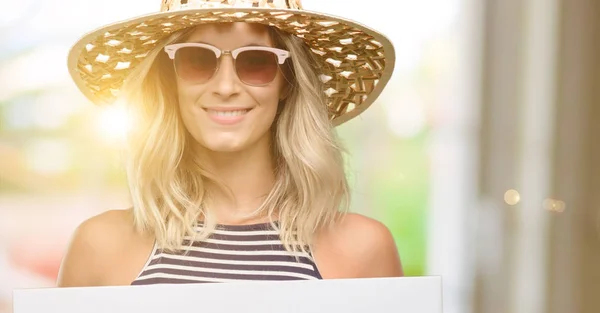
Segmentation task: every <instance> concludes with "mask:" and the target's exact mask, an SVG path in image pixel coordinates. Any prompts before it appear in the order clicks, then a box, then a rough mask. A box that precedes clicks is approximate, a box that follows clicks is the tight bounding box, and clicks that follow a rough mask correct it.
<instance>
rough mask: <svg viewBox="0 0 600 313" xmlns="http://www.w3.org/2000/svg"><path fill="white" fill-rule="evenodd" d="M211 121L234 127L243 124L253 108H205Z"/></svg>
mask: <svg viewBox="0 0 600 313" xmlns="http://www.w3.org/2000/svg"><path fill="white" fill-rule="evenodd" d="M204 110H205V111H206V113H207V114H208V116H209V117H210V119H212V120H213V121H214V122H215V123H217V124H221V125H234V124H237V123H239V122H241V121H242V120H243V119H244V118H245V117H246V114H248V112H250V111H251V110H252V108H242V107H236V108H231V107H230V108H223V107H210V108H204Z"/></svg>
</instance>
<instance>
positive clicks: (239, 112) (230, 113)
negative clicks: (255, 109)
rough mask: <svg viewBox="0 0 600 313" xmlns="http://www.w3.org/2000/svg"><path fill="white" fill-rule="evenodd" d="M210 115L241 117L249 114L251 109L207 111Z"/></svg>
mask: <svg viewBox="0 0 600 313" xmlns="http://www.w3.org/2000/svg"><path fill="white" fill-rule="evenodd" d="M205 110H206V112H208V114H212V115H217V116H240V115H244V114H246V113H248V112H249V111H250V110H251V109H242V110H226V111H224V110H214V109H205Z"/></svg>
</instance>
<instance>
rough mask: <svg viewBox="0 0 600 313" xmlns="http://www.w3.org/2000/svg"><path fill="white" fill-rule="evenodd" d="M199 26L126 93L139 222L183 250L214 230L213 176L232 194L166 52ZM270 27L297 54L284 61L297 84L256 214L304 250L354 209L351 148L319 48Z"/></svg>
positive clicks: (280, 122)
mask: <svg viewBox="0 0 600 313" xmlns="http://www.w3.org/2000/svg"><path fill="white" fill-rule="evenodd" d="M193 29H194V28H191V29H186V30H183V31H180V32H177V33H176V34H173V35H172V36H170V37H169V38H167V39H166V40H164V41H162V42H160V43H159V44H158V45H157V46H156V48H155V49H154V50H153V51H151V52H150V53H149V54H148V55H147V57H146V58H145V59H144V61H142V62H141V64H140V65H138V66H137V67H136V69H135V70H134V72H133V74H132V75H131V76H130V77H129V78H128V79H127V82H126V84H125V86H126V87H125V88H124V92H123V101H124V102H125V103H126V104H127V106H128V109H129V110H130V111H131V116H132V117H133V127H132V130H131V131H130V133H129V135H128V145H127V150H128V153H127V164H126V167H127V176H128V182H129V189H130V194H131V200H132V203H133V215H134V224H135V227H136V229H137V230H139V231H141V232H150V233H151V234H152V235H153V236H154V237H155V238H156V243H157V245H158V246H159V247H160V248H162V249H164V250H171V251H174V250H177V249H178V248H180V247H181V244H182V242H183V241H184V240H185V238H186V236H192V237H194V238H195V239H204V238H206V237H207V236H209V235H210V234H211V232H212V231H213V230H214V229H215V227H216V225H217V221H216V220H215V219H214V217H213V216H212V214H211V212H210V206H209V204H208V203H209V201H208V200H209V199H210V197H209V195H208V193H207V191H206V188H205V186H206V184H207V182H211V183H214V184H217V185H218V186H221V188H223V189H224V190H227V186H225V185H224V184H223V183H222V182H221V181H220V180H219V178H218V177H216V176H215V175H213V174H212V173H210V172H209V171H207V169H206V168H204V167H203V165H202V162H201V161H200V158H199V157H198V156H197V155H196V154H195V153H191V151H192V147H193V144H192V143H193V138H192V137H191V135H190V134H189V133H188V132H187V130H186V128H185V126H184V124H183V122H182V120H181V117H180V112H179V107H178V102H177V101H178V100H177V94H176V90H177V89H176V86H175V79H174V71H173V66H172V63H171V60H169V59H168V58H167V57H166V55H165V53H163V48H164V46H165V45H167V44H170V43H174V42H182V41H185V40H186V39H187V37H188V36H189V34H190V33H191V32H192V31H193ZM269 31H270V34H271V38H272V39H273V42H274V43H275V46H278V47H280V48H284V49H287V50H289V51H290V52H291V56H292V57H291V59H288V61H287V62H286V64H285V65H284V66H282V70H283V73H284V76H285V77H286V79H287V81H288V83H289V84H290V86H289V87H290V88H289V89H288V90H289V93H288V95H287V97H286V98H285V100H283V101H282V102H281V103H280V104H279V111H278V114H277V117H276V120H275V122H274V124H273V126H272V157H273V160H274V163H275V165H276V166H275V173H274V174H275V177H276V181H275V184H274V186H273V188H272V190H271V191H270V193H269V194H268V195H267V197H266V199H265V200H264V202H263V204H262V205H261V206H260V207H259V208H258V210H256V212H255V213H256V214H257V215H262V214H264V215H268V216H269V217H272V216H274V215H275V214H276V215H277V221H274V220H273V219H271V225H272V226H273V227H274V228H275V229H278V230H279V232H280V237H281V240H282V242H283V244H284V246H285V247H286V249H287V250H288V251H290V252H292V251H299V250H301V251H306V248H309V247H310V246H311V245H312V244H313V241H314V234H315V233H317V231H318V230H319V229H322V228H323V227H327V226H330V225H332V223H334V222H336V220H337V219H338V218H339V217H341V216H342V213H344V212H345V211H347V210H348V207H349V198H350V193H349V188H348V183H347V179H346V176H345V171H344V169H345V168H344V158H343V152H344V150H343V148H342V147H341V145H340V143H339V141H338V139H337V137H336V133H335V129H334V126H333V125H332V123H331V121H330V120H329V115H328V113H329V112H328V108H327V106H326V102H325V101H326V98H325V95H324V92H323V85H322V82H321V80H320V79H319V76H318V73H319V70H318V67H317V64H318V63H317V62H316V61H315V59H314V58H313V55H312V52H311V51H310V49H309V48H308V47H307V46H306V45H305V44H304V43H303V42H302V40H301V39H299V38H297V37H295V36H292V35H290V34H287V33H284V32H282V31H280V30H278V29H275V28H269ZM290 60H291V61H290ZM200 219H202V227H198V222H199V221H200Z"/></svg>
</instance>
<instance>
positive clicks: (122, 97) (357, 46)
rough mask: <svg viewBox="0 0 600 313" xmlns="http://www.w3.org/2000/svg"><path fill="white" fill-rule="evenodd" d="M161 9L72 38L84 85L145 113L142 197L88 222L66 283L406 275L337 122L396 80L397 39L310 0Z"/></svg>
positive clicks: (138, 180) (133, 159)
mask: <svg viewBox="0 0 600 313" xmlns="http://www.w3.org/2000/svg"><path fill="white" fill-rule="evenodd" d="M248 2H251V4H252V5H250V6H249V5H248ZM161 11H162V12H160V13H156V14H151V15H147V16H143V17H139V18H136V19H132V20H129V21H125V22H121V23H117V24H113V25H109V26H107V27H105V28H102V29H99V30H96V31H94V32H93V33H90V34H88V35H86V36H85V37H84V38H82V39H81V40H80V41H79V42H78V43H77V44H76V45H75V46H74V48H73V49H72V51H71V55H70V59H69V68H70V71H71V74H72V76H73V78H74V80H75V82H76V83H77V85H78V86H79V88H80V90H81V91H82V92H83V93H84V94H85V95H86V96H87V97H88V98H89V99H90V100H91V101H93V102H95V103H97V104H105V103H113V102H120V103H126V105H127V107H128V108H129V109H130V110H131V113H132V116H133V117H134V123H133V130H132V131H131V132H130V134H129V142H128V163H127V171H128V180H129V186H130V192H131V199H132V201H133V207H132V208H131V209H129V210H110V211H107V212H105V213H102V214H100V215H97V216H94V217H92V218H90V219H88V220H86V221H85V222H84V223H82V224H81V225H80V226H79V227H78V228H77V230H76V232H75V234H74V235H73V238H72V241H71V243H70V246H69V249H68V251H67V253H66V256H65V258H64V260H63V263H62V265H61V270H60V273H59V278H58V285H59V286H65V287H66V286H101V285H113V286H114V285H131V284H133V285H140V284H157V283H199V282H227V281H235V280H295V279H335V278H359V277H386V276H388V277H389V276H401V275H403V273H402V267H401V262H400V259H399V256H398V252H397V250H396V245H395V243H394V240H393V238H392V236H391V234H390V232H389V230H388V229H387V228H386V227H385V226H384V225H383V224H382V223H380V222H377V221H375V220H373V219H370V218H368V217H365V216H362V215H359V214H353V213H348V212H347V207H348V198H349V190H348V184H347V182H346V178H345V174H344V164H343V156H342V149H341V147H340V144H339V142H338V139H337V138H336V136H335V126H337V125H339V124H341V123H342V122H345V121H347V120H349V119H350V118H352V117H354V116H356V115H357V114H359V113H360V112H362V111H363V110H364V109H366V108H367V107H368V106H369V105H370V104H371V103H372V102H373V101H374V99H375V98H376V97H377V95H378V94H379V93H380V92H381V90H382V88H383V87H384V86H385V84H386V83H387V81H388V80H389V77H390V75H391V71H392V68H393V64H394V58H393V48H392V46H391V44H390V43H389V41H387V39H386V38H385V37H384V36H382V35H381V34H379V33H377V32H375V31H373V30H370V29H368V28H366V27H364V26H362V25H359V24H356V23H354V22H352V21H348V20H344V19H341V18H337V17H332V16H328V15H326V14H321V13H314V12H308V11H304V10H302V8H301V7H300V4H299V2H298V1H277V0H272V1H266V0H256V1H253V0H251V1H231V0H225V1H214V0H213V1H189V2H188V1H164V2H163V4H162V9H161ZM332 91H335V92H332Z"/></svg>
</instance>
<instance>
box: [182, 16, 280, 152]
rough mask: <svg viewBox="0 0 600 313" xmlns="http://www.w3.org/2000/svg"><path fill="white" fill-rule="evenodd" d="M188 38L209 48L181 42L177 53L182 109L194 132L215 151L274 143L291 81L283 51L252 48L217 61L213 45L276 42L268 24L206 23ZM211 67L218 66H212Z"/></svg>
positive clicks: (229, 46) (224, 47)
mask: <svg viewBox="0 0 600 313" xmlns="http://www.w3.org/2000/svg"><path fill="white" fill-rule="evenodd" d="M186 42H187V43H203V44H206V45H207V46H205V48H208V49H202V47H200V49H199V48H198V47H188V48H187V50H186V48H180V49H179V50H177V52H176V54H175V55H177V53H178V55H177V56H176V57H175V60H174V62H175V64H176V66H175V68H176V72H177V75H176V79H177V91H178V97H179V107H180V112H181V116H182V119H183V122H184V124H185V126H186V128H187V129H188V131H189V132H190V134H191V135H192V136H193V138H194V139H195V140H196V141H197V142H198V143H199V144H200V145H201V146H203V147H204V148H206V149H208V150H209V151H215V152H237V151H242V150H244V149H249V148H251V147H255V146H257V145H263V146H264V147H268V145H269V142H268V141H269V139H270V136H269V133H270V132H269V130H270V128H271V126H272V124H273V122H274V119H275V115H276V112H277V106H278V103H279V101H280V99H281V95H282V91H283V89H284V84H285V79H284V77H283V74H282V72H281V70H280V69H279V67H278V66H276V65H277V64H278V63H277V61H276V60H277V57H276V56H275V55H274V54H272V53H271V54H270V55H268V56H269V57H268V58H265V54H264V53H263V52H256V51H255V52H252V51H249V52H248V51H246V52H245V54H244V52H241V53H240V54H239V55H238V58H237V61H235V62H234V59H233V56H232V55H231V54H221V56H220V58H219V59H218V61H216V62H213V61H215V59H214V56H213V55H214V54H213V52H212V51H211V50H210V49H213V50H214V49H217V51H218V50H228V51H232V50H234V49H238V48H242V47H248V46H259V47H273V43H272V40H271V38H270V36H269V33H268V31H267V28H266V27H265V26H261V25H253V24H246V23H234V24H216V25H202V26H199V27H197V29H196V30H195V31H194V32H193V33H192V34H191V36H190V37H189V38H188V40H187V41H186ZM240 51H243V50H240ZM252 53H254V54H252ZM273 61H275V62H276V63H274V64H273V63H272V62H273ZM211 62H213V63H211ZM236 63H237V65H236ZM213 65H214V66H213ZM211 67H214V68H216V71H208V70H206V69H210V68H211Z"/></svg>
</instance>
